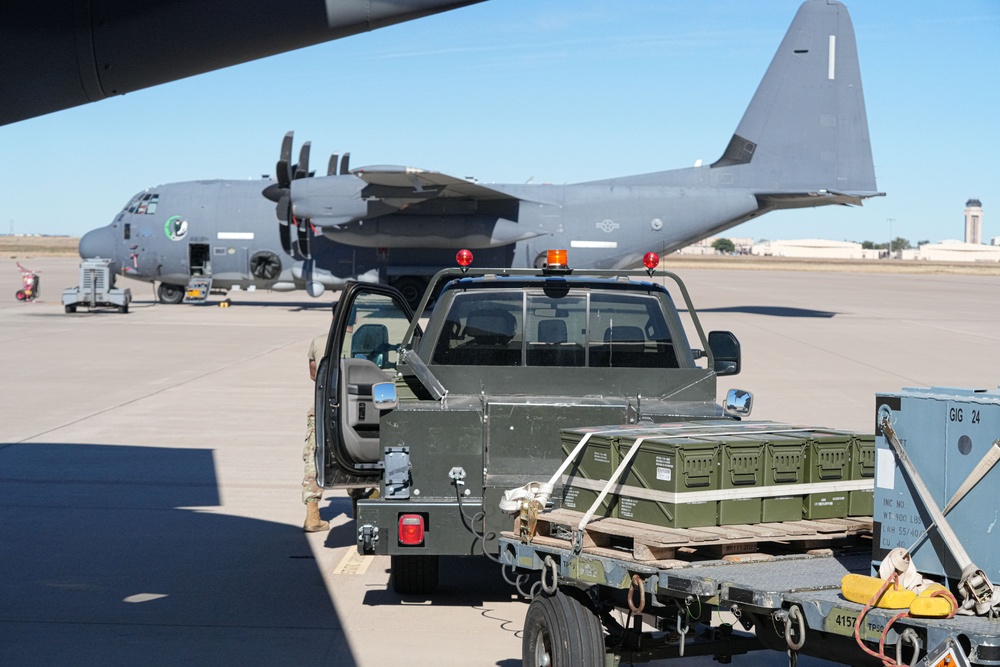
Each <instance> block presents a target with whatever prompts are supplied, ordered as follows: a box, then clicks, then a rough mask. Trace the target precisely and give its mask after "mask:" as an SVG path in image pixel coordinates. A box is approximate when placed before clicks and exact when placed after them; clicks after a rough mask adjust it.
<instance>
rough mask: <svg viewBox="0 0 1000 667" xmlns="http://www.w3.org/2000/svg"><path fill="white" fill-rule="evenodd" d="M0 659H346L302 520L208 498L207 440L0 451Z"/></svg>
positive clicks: (212, 488)
mask: <svg viewBox="0 0 1000 667" xmlns="http://www.w3.org/2000/svg"><path fill="white" fill-rule="evenodd" d="M0 469H2V470H3V471H4V473H3V476H4V480H3V482H4V483H3V484H0V524H2V525H3V526H4V531H3V548H2V549H0V573H2V574H0V577H2V578H3V580H4V595H3V598H4V599H3V606H2V611H0V616H2V619H0V664H4V665H30V664H34V665H57V664H67V665H69V664H72V665H126V664H145V665H179V664H247V665H252V664H258V665H259V664H271V665H278V664H336V665H346V666H348V667H350V666H352V665H354V664H356V660H355V658H354V656H353V654H352V652H351V647H350V645H349V643H348V641H347V638H346V636H345V634H344V632H343V624H342V622H341V620H340V618H339V615H338V610H337V609H335V608H334V607H333V605H332V604H331V601H330V598H329V596H328V593H327V589H326V585H325V583H324V581H323V577H322V576H321V574H320V572H319V570H318V568H317V565H316V560H315V559H314V558H313V556H312V552H311V549H310V546H309V544H308V542H307V541H306V539H305V537H304V534H303V533H302V529H301V528H300V527H298V526H293V525H284V524H278V523H273V522H268V521H260V520H255V519H248V518H243V517H235V516H227V515H224V514H216V513H208V512H200V511H196V510H191V509H183V508H185V507H207V506H214V505H218V504H219V490H218V485H217V480H216V474H215V466H214V463H213V452H212V451H211V450H208V449H171V448H157V447H130V446H111V445H94V444H51V443H17V444H6V445H2V446H0Z"/></svg>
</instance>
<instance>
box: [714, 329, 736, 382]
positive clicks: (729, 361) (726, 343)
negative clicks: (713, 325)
mask: <svg viewBox="0 0 1000 667" xmlns="http://www.w3.org/2000/svg"><path fill="white" fill-rule="evenodd" d="M708 346H709V347H710V348H711V350H712V357H713V358H714V359H715V368H714V369H713V370H715V374H716V375H736V374H737V373H739V372H740V342H739V341H738V340H736V336H734V335H733V334H732V333H731V332H729V331H710V332H709V333H708Z"/></svg>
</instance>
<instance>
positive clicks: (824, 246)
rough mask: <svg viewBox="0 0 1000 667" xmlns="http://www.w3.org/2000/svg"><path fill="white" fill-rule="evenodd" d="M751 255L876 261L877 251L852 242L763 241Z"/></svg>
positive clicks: (818, 240) (754, 247)
mask: <svg viewBox="0 0 1000 667" xmlns="http://www.w3.org/2000/svg"><path fill="white" fill-rule="evenodd" d="M750 254H751V255H759V256H762V257H801V258H812V259H878V258H879V251H878V250H874V249H873V250H868V249H865V248H862V247H861V244H860V243H855V242H854V241H827V240H825V239H796V240H786V241H764V242H762V243H758V244H756V245H754V246H753V247H752V248H751V249H750Z"/></svg>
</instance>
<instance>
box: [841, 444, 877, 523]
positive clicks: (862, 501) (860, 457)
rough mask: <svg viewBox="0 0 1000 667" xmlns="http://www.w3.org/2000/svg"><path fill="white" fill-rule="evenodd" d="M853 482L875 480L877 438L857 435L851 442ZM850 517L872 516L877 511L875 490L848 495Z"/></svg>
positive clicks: (851, 473)
mask: <svg viewBox="0 0 1000 667" xmlns="http://www.w3.org/2000/svg"><path fill="white" fill-rule="evenodd" d="M850 477H851V479H852V480H859V479H870V480H872V482H873V484H874V480H875V436H874V435H856V436H854V438H853V439H852V440H851V472H850ZM847 503H848V515H849V516H871V515H872V513H873V512H874V511H875V491H874V488H873V489H871V490H866V491H851V492H850V493H849V495H848V500H847Z"/></svg>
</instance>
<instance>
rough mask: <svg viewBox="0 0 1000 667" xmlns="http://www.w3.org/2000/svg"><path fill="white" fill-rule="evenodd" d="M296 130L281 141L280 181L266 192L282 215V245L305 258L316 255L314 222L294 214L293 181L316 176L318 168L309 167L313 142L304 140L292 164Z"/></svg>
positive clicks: (280, 227)
mask: <svg viewBox="0 0 1000 667" xmlns="http://www.w3.org/2000/svg"><path fill="white" fill-rule="evenodd" d="M294 135H295V133H294V132H288V133H287V134H285V138H284V139H282V141H281V153H280V155H279V157H278V163H277V165H276V166H275V172H276V178H277V183H272V184H271V185H269V186H267V187H266V188H264V191H263V193H262V194H263V195H264V196H265V197H267V198H268V199H270V200H271V201H273V202H275V204H277V206H276V207H275V214H276V215H277V217H278V222H279V225H280V226H279V227H278V236H279V237H280V239H281V248H282V249H283V250H284V251H285V252H286V253H288V254H289V255H292V256H293V257H296V256H301V257H303V258H304V259H310V258H311V257H312V250H311V248H310V243H309V241H310V238H311V236H312V223H311V221H310V220H308V219H298V218H296V217H295V216H294V215H293V214H292V189H291V188H292V181H294V180H298V179H300V178H308V177H310V176H313V175H314V173H315V172H310V171H309V150H310V148H311V143H310V142H308V141H307V142H305V143H304V144H302V148H301V149H299V161H298V162H297V163H296V164H292V143H293V140H294ZM293 225H294V226H295V231H296V243H295V248H293V247H292V229H291V228H292V226H293Z"/></svg>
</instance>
